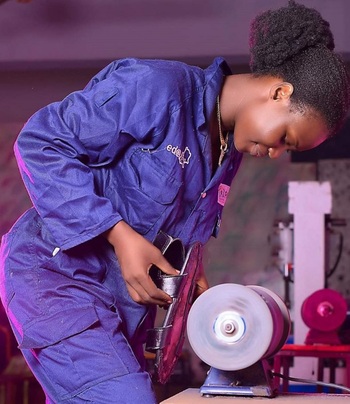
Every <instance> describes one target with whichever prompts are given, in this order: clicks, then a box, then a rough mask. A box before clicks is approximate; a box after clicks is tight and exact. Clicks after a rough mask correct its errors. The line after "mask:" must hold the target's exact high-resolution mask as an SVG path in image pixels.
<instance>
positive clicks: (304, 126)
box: [287, 110, 329, 151]
mask: <svg viewBox="0 0 350 404" xmlns="http://www.w3.org/2000/svg"><path fill="white" fill-rule="evenodd" d="M287 136H288V137H291V138H292V139H293V140H294V143H295V144H296V145H297V150H298V151H303V150H309V149H312V148H314V147H316V146H318V145H319V144H321V143H322V142H324V141H325V140H326V139H327V138H328V136H329V129H328V128H327V125H326V123H325V121H324V119H323V118H322V117H321V116H320V115H319V114H316V113H313V112H311V111H309V110H308V111H304V112H292V113H291V119H290V122H289V125H288V129H287Z"/></svg>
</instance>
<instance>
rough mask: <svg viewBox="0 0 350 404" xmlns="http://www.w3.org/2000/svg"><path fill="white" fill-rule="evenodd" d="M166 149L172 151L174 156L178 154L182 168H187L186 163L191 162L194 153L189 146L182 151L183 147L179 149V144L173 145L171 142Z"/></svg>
mask: <svg viewBox="0 0 350 404" xmlns="http://www.w3.org/2000/svg"><path fill="white" fill-rule="evenodd" d="M166 149H167V151H168V152H170V153H172V154H173V155H174V156H176V157H177V158H178V160H179V163H180V165H181V167H182V168H185V164H189V163H190V158H191V156H192V153H191V151H190V149H189V148H188V147H187V146H186V147H185V150H184V151H182V150H181V149H179V147H178V146H173V145H171V144H168V146H167V147H166Z"/></svg>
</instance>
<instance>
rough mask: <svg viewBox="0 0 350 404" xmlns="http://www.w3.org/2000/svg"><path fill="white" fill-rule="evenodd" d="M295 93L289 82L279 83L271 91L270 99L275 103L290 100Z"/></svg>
mask: <svg viewBox="0 0 350 404" xmlns="http://www.w3.org/2000/svg"><path fill="white" fill-rule="evenodd" d="M293 92H294V87H293V85H292V84H290V83H287V82H282V83H277V84H275V85H273V86H272V87H271V89H270V98H272V99H273V100H275V101H280V100H284V99H289V98H290V96H291V95H292V94H293Z"/></svg>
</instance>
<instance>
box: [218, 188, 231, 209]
mask: <svg viewBox="0 0 350 404" xmlns="http://www.w3.org/2000/svg"><path fill="white" fill-rule="evenodd" d="M229 191H230V187H229V186H228V185H226V184H220V185H219V189H218V203H219V204H220V205H222V206H225V203H226V200H227V197H228V193H229Z"/></svg>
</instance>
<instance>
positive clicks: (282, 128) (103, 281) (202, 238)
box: [0, 1, 350, 404]
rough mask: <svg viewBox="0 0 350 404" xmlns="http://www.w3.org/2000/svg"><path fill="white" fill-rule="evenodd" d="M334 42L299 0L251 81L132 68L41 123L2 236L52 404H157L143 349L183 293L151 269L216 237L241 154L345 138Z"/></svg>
mask: <svg viewBox="0 0 350 404" xmlns="http://www.w3.org/2000/svg"><path fill="white" fill-rule="evenodd" d="M333 48H334V43H333V36H332V33H331V31H330V29H329V25H328V23H327V22H325V21H324V20H323V19H322V18H321V16H320V14H319V13H318V12H317V11H315V10H313V9H309V8H306V7H304V6H302V5H298V4H296V3H295V2H293V1H291V2H290V3H289V4H288V6H286V7H283V8H281V9H278V10H275V11H268V12H266V13H263V14H262V15H260V16H258V17H257V18H256V19H255V21H254V22H253V24H252V30H251V69H252V72H251V73H250V74H242V75H235V74H232V73H231V71H230V69H229V67H228V65H227V63H226V62H225V61H224V60H223V59H221V58H218V59H216V60H215V61H214V62H213V64H212V65H211V66H209V67H208V68H207V69H205V70H202V69H200V68H198V67H194V66H188V65H185V64H183V63H179V62H171V61H161V60H138V59H124V60H119V61H115V62H113V63H111V64H110V65H109V66H107V67H106V68H105V69H103V70H102V71H101V72H100V73H98V74H97V75H96V76H95V77H94V78H93V79H92V80H91V81H90V82H89V84H88V85H87V86H86V88H85V89H83V90H82V91H77V92H75V93H72V94H70V95H68V96H67V97H66V98H65V99H64V100H63V101H62V102H57V103H53V104H50V105H48V106H47V107H46V108H43V109H42V110H40V111H38V112H37V113H36V114H35V115H34V116H33V117H32V118H31V119H30V120H29V121H28V123H27V124H26V125H25V126H24V128H23V130H22V132H21V133H20V135H19V137H18V140H17V142H16V145H15V153H16V157H17V160H18V165H19V168H20V170H21V173H22V176H23V181H24V183H25V185H26V187H27V189H28V192H29V195H30V197H31V199H32V201H33V205H34V207H33V208H32V209H30V210H29V211H28V212H26V213H25V214H24V215H23V216H22V217H21V218H20V219H19V220H18V221H17V223H16V224H15V225H14V226H13V228H12V229H11V230H10V232H9V233H8V234H7V235H5V236H4V237H3V241H2V245H1V257H2V264H1V283H0V293H1V299H2V302H3V304H4V307H5V310H6V312H7V315H8V317H9V320H10V322H11V324H12V327H13V331H14V333H15V336H16V338H17V340H18V343H19V347H20V349H21V351H22V352H23V355H24V356H25V358H26V360H27V362H28V364H29V366H30V368H31V369H32V371H33V373H34V374H35V376H36V377H37V379H38V380H39V382H40V383H41V385H42V387H43V389H44V391H45V393H46V396H47V402H50V403H63V402H64V403H80V402H89V401H90V402H94V403H104V404H105V403H141V402H142V403H144V404H150V403H155V402H156V398H155V396H154V394H153V391H152V386H151V382H150V379H149V377H148V374H147V373H146V372H145V371H144V368H143V343H144V341H145V331H146V329H148V328H151V327H152V321H153V317H154V316H153V314H154V308H155V307H156V305H166V304H169V303H170V302H171V298H170V297H169V296H168V295H167V294H166V293H164V292H163V291H162V290H160V289H157V287H156V286H155V284H154V283H153V281H152V279H151V277H150V276H149V273H148V271H149V268H150V266H151V265H156V266H157V267H158V268H160V269H161V271H163V272H164V273H165V274H169V275H175V274H177V272H176V269H175V268H173V267H172V266H171V265H170V264H169V263H168V262H167V260H166V259H165V258H164V256H163V255H162V254H161V252H160V250H159V249H157V248H156V247H155V246H154V245H153V240H154V239H155V237H156V235H157V234H158V232H159V231H163V232H165V233H167V234H169V235H171V236H173V237H178V238H180V239H181V240H182V241H183V243H184V245H185V246H189V245H190V244H191V243H193V242H197V241H198V242H201V243H203V244H204V243H206V242H207V241H208V239H209V238H210V237H211V236H216V235H217V233H218V231H219V228H220V222H221V213H222V209H223V206H224V205H225V201H226V198H227V194H228V191H229V188H230V184H231V181H232V179H233V177H234V175H235V174H236V172H237V170H238V168H239V165H240V162H241V157H242V153H249V154H251V155H252V156H269V157H271V158H276V157H278V156H279V155H280V154H281V153H283V152H284V151H288V150H306V149H310V148H313V147H315V146H317V145H318V144H320V143H321V142H323V141H324V140H325V139H326V138H327V137H329V136H331V135H333V134H334V133H336V132H337V130H338V129H339V127H340V125H341V124H342V123H343V121H344V119H345V117H346V114H347V111H348V107H349V94H350V93H349V79H348V75H347V72H346V69H345V66H344V63H343V62H342V61H341V59H340V58H339V56H337V55H336V54H335V53H334V51H333ZM197 284H198V293H199V292H200V290H205V289H206V288H207V287H208V285H207V282H206V280H205V275H204V273H201V275H200V276H198V279H197Z"/></svg>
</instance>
